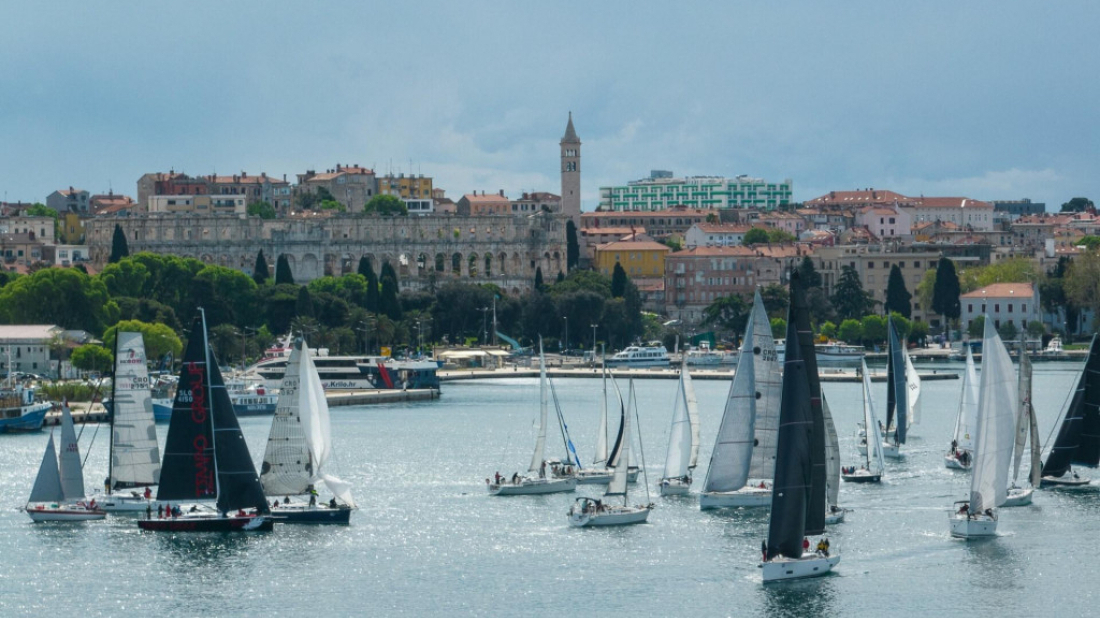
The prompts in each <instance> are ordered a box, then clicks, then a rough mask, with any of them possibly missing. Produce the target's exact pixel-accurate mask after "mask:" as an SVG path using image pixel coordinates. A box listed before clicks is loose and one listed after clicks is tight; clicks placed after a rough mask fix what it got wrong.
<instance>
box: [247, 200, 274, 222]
mask: <svg viewBox="0 0 1100 618" xmlns="http://www.w3.org/2000/svg"><path fill="white" fill-rule="evenodd" d="M246 212H247V213H248V216H250V217H259V218H261V219H274V218H275V207H274V206H272V205H271V204H270V203H269V202H266V201H260V202H252V203H251V204H249V205H248V207H247V209H246Z"/></svg>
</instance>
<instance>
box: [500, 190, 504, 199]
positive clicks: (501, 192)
mask: <svg viewBox="0 0 1100 618" xmlns="http://www.w3.org/2000/svg"><path fill="white" fill-rule="evenodd" d="M500 197H504V189H501V190H500Z"/></svg>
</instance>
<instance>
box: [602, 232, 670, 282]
mask: <svg viewBox="0 0 1100 618" xmlns="http://www.w3.org/2000/svg"><path fill="white" fill-rule="evenodd" d="M669 251H671V249H669V247H668V246H666V245H662V244H661V243H659V242H654V241H652V240H619V241H616V242H609V243H607V244H603V245H597V246H596V268H597V269H599V271H600V272H601V273H602V274H604V275H607V276H608V277H610V276H611V275H612V273H614V272H615V264H616V263H618V264H622V265H623V270H625V271H626V274H627V275H628V276H629V277H630V278H631V279H648V278H654V277H664V276H665V256H666V255H668V253H669Z"/></svg>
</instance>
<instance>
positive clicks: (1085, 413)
mask: <svg viewBox="0 0 1100 618" xmlns="http://www.w3.org/2000/svg"><path fill="white" fill-rule="evenodd" d="M1097 341H1098V339H1097V336H1096V335H1093V337H1092V344H1091V345H1090V346H1089V356H1088V358H1087V359H1086V360H1085V367H1084V369H1082V371H1081V377H1080V378H1079V379H1078V381H1077V390H1075V391H1074V393H1073V399H1071V400H1070V403H1069V407H1068V408H1066V415H1065V417H1064V418H1063V419H1062V426H1061V427H1060V428H1059V429H1058V436H1057V437H1056V438H1055V439H1054V447H1053V448H1051V451H1050V456H1049V457H1047V461H1046V463H1045V464H1043V476H1053V477H1059V476H1062V475H1063V474H1065V473H1066V472H1067V471H1068V470H1069V468H1070V465H1072V464H1078V465H1084V466H1096V465H1097V463H1100V349H1098V348H1097Z"/></svg>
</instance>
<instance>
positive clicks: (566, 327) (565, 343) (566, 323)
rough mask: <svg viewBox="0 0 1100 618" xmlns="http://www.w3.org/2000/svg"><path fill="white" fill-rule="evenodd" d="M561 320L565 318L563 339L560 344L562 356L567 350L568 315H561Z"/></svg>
mask: <svg viewBox="0 0 1100 618" xmlns="http://www.w3.org/2000/svg"><path fill="white" fill-rule="evenodd" d="M561 319H562V320H565V339H564V343H563V344H562V355H563V356H564V355H565V354H566V353H567V352H568V351H569V316H564V315H563V316H561Z"/></svg>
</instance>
